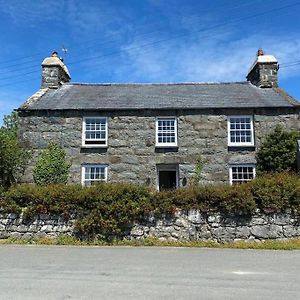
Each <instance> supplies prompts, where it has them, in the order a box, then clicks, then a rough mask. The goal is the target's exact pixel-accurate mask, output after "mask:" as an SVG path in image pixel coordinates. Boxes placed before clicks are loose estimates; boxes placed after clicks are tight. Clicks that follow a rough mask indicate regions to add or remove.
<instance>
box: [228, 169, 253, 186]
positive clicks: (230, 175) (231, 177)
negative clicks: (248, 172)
mask: <svg viewBox="0 0 300 300" xmlns="http://www.w3.org/2000/svg"><path fill="white" fill-rule="evenodd" d="M233 167H248V168H249V167H250V168H253V179H254V178H255V177H256V165H255V164H232V165H229V181H230V184H231V185H232V184H234V182H235V180H234V179H233V174H232V168H233ZM253 179H245V180H243V179H242V180H241V181H243V183H246V182H249V181H251V180H253Z"/></svg>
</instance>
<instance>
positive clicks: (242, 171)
mask: <svg viewBox="0 0 300 300" xmlns="http://www.w3.org/2000/svg"><path fill="white" fill-rule="evenodd" d="M231 175H232V176H231V180H232V182H231V183H232V184H241V183H243V182H247V181H250V180H252V179H253V178H254V167H253V166H233V167H231Z"/></svg>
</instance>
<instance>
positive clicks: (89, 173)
mask: <svg viewBox="0 0 300 300" xmlns="http://www.w3.org/2000/svg"><path fill="white" fill-rule="evenodd" d="M101 181H107V165H100V164H99V165H83V166H82V180H81V182H82V185H85V186H90V185H93V184H95V183H97V182H101Z"/></svg>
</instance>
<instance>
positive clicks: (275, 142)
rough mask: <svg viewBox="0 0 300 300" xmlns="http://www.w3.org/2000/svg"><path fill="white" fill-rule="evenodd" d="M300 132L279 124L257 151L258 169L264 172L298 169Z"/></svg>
mask: <svg viewBox="0 0 300 300" xmlns="http://www.w3.org/2000/svg"><path fill="white" fill-rule="evenodd" d="M298 139H300V133H299V132H297V131H291V132H288V131H285V130H283V128H282V127H280V126H277V127H276V128H275V130H274V131H273V132H272V133H270V134H269V135H268V136H267V137H266V139H265V141H263V143H262V145H261V148H260V149H259V151H258V152H257V169H258V171H262V172H282V171H296V170H297V140H298Z"/></svg>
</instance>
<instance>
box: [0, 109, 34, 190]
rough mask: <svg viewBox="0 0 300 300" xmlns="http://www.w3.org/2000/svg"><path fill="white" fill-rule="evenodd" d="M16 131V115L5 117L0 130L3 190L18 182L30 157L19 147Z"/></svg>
mask: <svg viewBox="0 0 300 300" xmlns="http://www.w3.org/2000/svg"><path fill="white" fill-rule="evenodd" d="M17 129H18V119H17V114H16V113H12V114H11V115H10V116H5V117H4V120H3V126H2V127H1V128H0V185H1V186H2V187H5V188H8V187H10V186H11V185H12V184H14V183H17V182H18V181H19V179H20V177H21V176H22V174H23V172H24V170H25V166H26V163H27V161H28V159H29V157H30V153H29V152H28V151H26V150H24V149H22V148H21V146H20V145H19V142H18V138H17Z"/></svg>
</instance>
